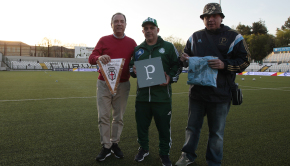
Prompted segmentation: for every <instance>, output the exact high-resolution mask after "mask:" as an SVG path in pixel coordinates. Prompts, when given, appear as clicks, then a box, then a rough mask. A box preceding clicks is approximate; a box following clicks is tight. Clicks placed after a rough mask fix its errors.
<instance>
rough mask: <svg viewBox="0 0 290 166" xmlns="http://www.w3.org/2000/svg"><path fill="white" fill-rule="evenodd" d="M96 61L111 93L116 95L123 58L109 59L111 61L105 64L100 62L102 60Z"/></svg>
mask: <svg viewBox="0 0 290 166" xmlns="http://www.w3.org/2000/svg"><path fill="white" fill-rule="evenodd" d="M97 63H98V65H99V67H100V70H101V73H102V76H103V77H104V79H105V81H106V84H107V86H108V87H109V90H110V92H111V94H112V95H116V93H117V88H118V85H119V81H120V78H121V74H122V70H123V66H124V63H125V59H124V58H118V59H111V62H109V63H107V64H105V65H104V64H103V63H102V61H97Z"/></svg>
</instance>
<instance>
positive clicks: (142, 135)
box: [135, 101, 172, 155]
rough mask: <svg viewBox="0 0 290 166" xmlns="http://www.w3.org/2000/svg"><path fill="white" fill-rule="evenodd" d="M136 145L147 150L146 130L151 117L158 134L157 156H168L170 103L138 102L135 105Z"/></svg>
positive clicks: (169, 145) (169, 144)
mask: <svg viewBox="0 0 290 166" xmlns="http://www.w3.org/2000/svg"><path fill="white" fill-rule="evenodd" d="M135 109H136V110H135V119H136V123H137V134H138V143H139V144H140V146H141V147H142V148H143V149H145V150H149V138H148V130H149V126H150V124H151V120H152V117H154V121H155V124H156V127H157V130H158V133H159V154H160V155H169V150H170V148H171V144H172V140H171V129H170V122H171V110H172V107H171V102H138V101H136V105H135Z"/></svg>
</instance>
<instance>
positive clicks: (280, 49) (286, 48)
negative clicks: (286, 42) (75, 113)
mask: <svg viewBox="0 0 290 166" xmlns="http://www.w3.org/2000/svg"><path fill="white" fill-rule="evenodd" d="M273 51H274V52H282V51H290V47H280V48H273Z"/></svg>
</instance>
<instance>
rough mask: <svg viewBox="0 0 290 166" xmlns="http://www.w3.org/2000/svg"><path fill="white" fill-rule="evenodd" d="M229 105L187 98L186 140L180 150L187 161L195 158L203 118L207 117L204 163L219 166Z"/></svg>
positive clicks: (228, 103) (227, 103)
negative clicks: (185, 154) (184, 153)
mask: <svg viewBox="0 0 290 166" xmlns="http://www.w3.org/2000/svg"><path fill="white" fill-rule="evenodd" d="M230 105H231V103H230V102H225V103H213V102H204V101H197V100H193V99H191V98H189V110H188V111H189V112H188V123H187V127H186V132H185V133H186V136H185V137H186V138H185V143H184V145H183V148H182V151H183V152H186V153H187V157H188V158H189V160H191V161H194V160H195V159H196V157H197V155H196V153H195V151H196V149H197V145H198V141H199V136H200V130H201V127H202V124H203V119H204V116H207V121H208V127H209V137H208V144H207V151H206V161H207V163H208V165H209V166H218V165H221V160H222V157H223V137H224V129H225V125H226V117H227V115H228V112H229V109H230Z"/></svg>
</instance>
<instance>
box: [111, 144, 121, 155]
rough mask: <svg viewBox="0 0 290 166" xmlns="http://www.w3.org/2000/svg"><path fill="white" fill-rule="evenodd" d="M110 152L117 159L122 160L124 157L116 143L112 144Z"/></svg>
mask: <svg viewBox="0 0 290 166" xmlns="http://www.w3.org/2000/svg"><path fill="white" fill-rule="evenodd" d="M111 151H112V153H114V154H115V156H116V157H117V158H123V157H124V155H123V152H122V151H121V149H120V148H119V146H118V144H117V143H113V145H112V147H111Z"/></svg>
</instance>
